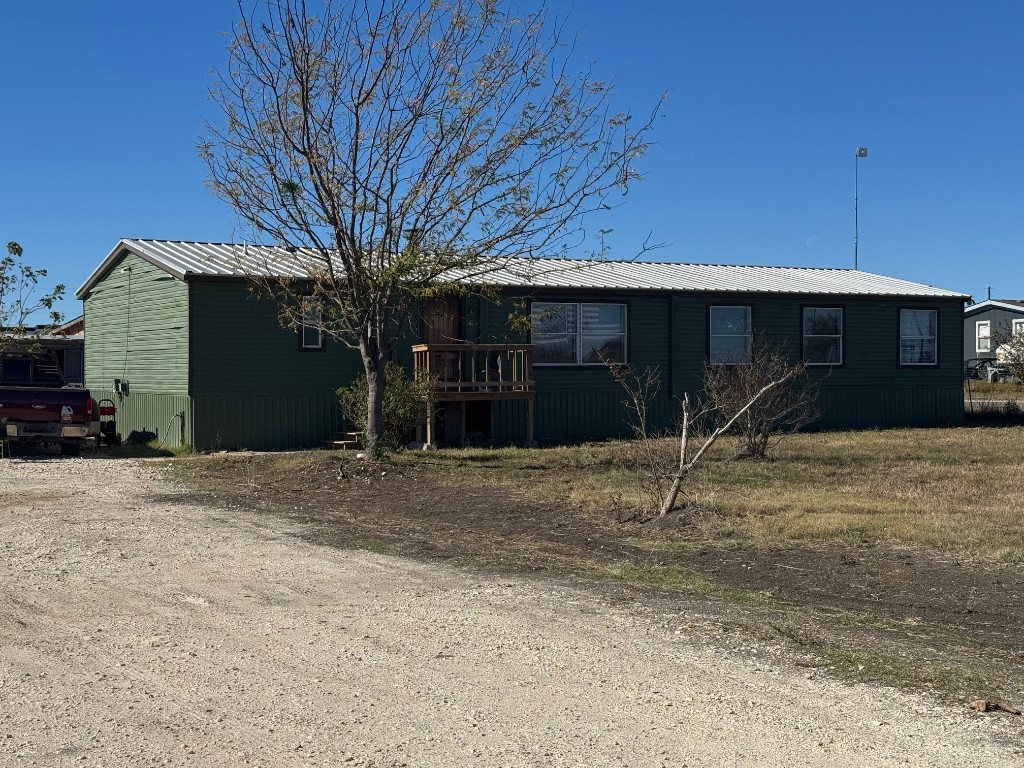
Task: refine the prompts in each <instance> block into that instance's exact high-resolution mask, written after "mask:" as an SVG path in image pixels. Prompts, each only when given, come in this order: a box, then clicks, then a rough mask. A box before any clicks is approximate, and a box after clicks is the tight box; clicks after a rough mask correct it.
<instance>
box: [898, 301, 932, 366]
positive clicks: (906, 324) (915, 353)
mask: <svg viewBox="0 0 1024 768" xmlns="http://www.w3.org/2000/svg"><path fill="white" fill-rule="evenodd" d="M938 334H939V313H938V311H937V310H934V309H901V310H900V365H937V364H938V361H939V355H938Z"/></svg>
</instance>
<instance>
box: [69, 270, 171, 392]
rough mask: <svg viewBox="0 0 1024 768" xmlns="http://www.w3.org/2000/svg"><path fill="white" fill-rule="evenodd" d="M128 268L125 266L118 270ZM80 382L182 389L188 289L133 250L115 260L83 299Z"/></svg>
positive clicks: (146, 389)
mask: <svg viewBox="0 0 1024 768" xmlns="http://www.w3.org/2000/svg"><path fill="white" fill-rule="evenodd" d="M128 267H130V271H122V270H125V268H128ZM84 307H85V322H86V327H87V328H88V331H87V332H86V334H85V383H86V386H88V387H90V388H96V389H110V388H112V387H113V385H114V379H122V380H127V381H128V382H129V397H131V396H132V395H134V394H136V393H138V394H143V393H146V394H164V395H185V394H187V393H188V289H187V287H186V286H185V284H184V283H182V282H181V281H180V280H176V279H174V278H173V277H171V276H170V275H168V274H167V273H166V272H164V271H162V270H160V269H157V268H156V267H154V266H152V265H151V264H149V263H147V262H145V261H143V260H142V259H140V258H138V257H137V256H135V255H134V254H128V253H126V255H125V256H124V257H123V258H121V259H119V260H117V261H115V262H114V263H113V265H112V267H111V269H110V271H109V273H108V274H107V276H106V277H105V278H104V279H103V280H102V281H101V282H100V283H98V284H97V285H96V286H95V287H94V288H93V289H92V291H90V293H89V295H88V296H87V297H86V299H85V302H84Z"/></svg>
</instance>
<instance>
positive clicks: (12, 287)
mask: <svg viewBox="0 0 1024 768" xmlns="http://www.w3.org/2000/svg"><path fill="white" fill-rule="evenodd" d="M23 253H24V252H23V250H22V247H21V246H20V245H18V244H17V243H16V242H14V241H11V242H9V243H7V255H6V256H4V257H3V258H2V259H0V349H7V348H9V347H12V346H21V347H25V348H28V347H31V346H35V343H34V340H33V339H32V338H29V337H28V328H29V324H28V321H29V319H30V318H31V317H32V316H33V315H35V314H36V313H38V312H42V311H44V310H45V311H46V313H47V315H46V316H47V320H48V324H49V325H57V324H59V323H60V321H61V314H60V312H57V311H55V310H54V309H53V305H54V304H55V303H56V302H57V301H59V300H60V298H61V297H62V296H63V295H64V286H63V284H59V285H57V286H55V287H54V288H53V290H51V291H50V292H49V293H44V294H42V295H37V293H36V292H37V290H38V289H39V280H40V278H44V277H46V276H47V274H46V270H45V269H35V268H33V267H31V266H29V265H28V264H25V263H24V260H23ZM46 325H47V324H43V327H44V328H45V327H46Z"/></svg>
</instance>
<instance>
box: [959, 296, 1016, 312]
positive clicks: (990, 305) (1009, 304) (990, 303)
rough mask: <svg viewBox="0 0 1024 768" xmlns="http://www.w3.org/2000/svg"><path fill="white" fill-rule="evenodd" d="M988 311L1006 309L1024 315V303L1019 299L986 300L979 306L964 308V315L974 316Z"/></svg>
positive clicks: (979, 303)
mask: <svg viewBox="0 0 1024 768" xmlns="http://www.w3.org/2000/svg"><path fill="white" fill-rule="evenodd" d="M986 309H1005V310H1008V311H1010V312H1021V313H1024V301H1020V300H1019V299H986V300H985V301H980V302H978V303H977V304H971V305H970V306H969V307H964V313H965V314H968V315H973V314H974V313H975V312H983V311H984V310H986Z"/></svg>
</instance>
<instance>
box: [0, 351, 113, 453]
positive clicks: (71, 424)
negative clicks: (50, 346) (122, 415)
mask: <svg viewBox="0 0 1024 768" xmlns="http://www.w3.org/2000/svg"><path fill="white" fill-rule="evenodd" d="M99 434H100V417H99V409H98V408H97V406H96V402H95V401H94V400H93V399H92V398H91V397H90V396H89V391H88V390H87V389H84V388H82V387H79V386H64V376H63V374H62V373H61V370H60V367H59V366H58V365H57V361H56V359H54V357H53V356H52V355H48V354H43V353H34V352H4V353H2V354H0V437H3V438H4V439H6V440H8V441H9V442H12V443H13V442H22V443H35V444H37V445H42V446H44V447H48V448H55V447H59V448H60V451H61V452H62V453H68V454H76V453H78V452H79V451H80V450H81V449H82V447H83V446H84V447H89V448H94V447H95V446H96V442H97V441H96V438H97V437H98V436H99Z"/></svg>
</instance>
